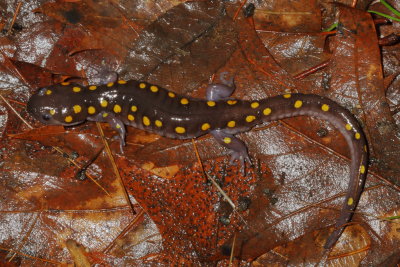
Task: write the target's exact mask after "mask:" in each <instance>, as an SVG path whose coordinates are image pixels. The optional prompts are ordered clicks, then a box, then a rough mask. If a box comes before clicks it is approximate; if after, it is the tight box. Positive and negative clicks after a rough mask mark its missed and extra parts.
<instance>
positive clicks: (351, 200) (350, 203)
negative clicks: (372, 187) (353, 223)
mask: <svg viewBox="0 0 400 267" xmlns="http://www.w3.org/2000/svg"><path fill="white" fill-rule="evenodd" d="M353 203H354V199H353V198H352V197H349V199H348V200H347V205H349V206H351V205H353Z"/></svg>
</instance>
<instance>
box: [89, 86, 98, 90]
mask: <svg viewBox="0 0 400 267" xmlns="http://www.w3.org/2000/svg"><path fill="white" fill-rule="evenodd" d="M96 89H97V86H96V85H91V86H89V90H91V91H93V90H96Z"/></svg>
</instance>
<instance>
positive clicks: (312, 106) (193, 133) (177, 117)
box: [28, 80, 368, 248]
mask: <svg viewBox="0 0 400 267" xmlns="http://www.w3.org/2000/svg"><path fill="white" fill-rule="evenodd" d="M224 83H225V84H211V85H210V86H209V87H208V89H207V100H203V99H195V98H190V97H185V96H181V95H178V94H175V93H173V92H171V91H168V90H165V89H163V88H161V87H158V86H156V85H151V84H148V83H146V82H139V81H123V80H119V81H118V82H116V83H108V84H106V85H101V86H94V85H91V86H87V87H83V86H80V85H77V84H70V83H62V84H59V85H55V86H51V87H47V88H42V89H40V90H39V91H38V92H37V93H36V94H34V95H33V96H32V97H31V98H30V100H29V102H28V110H29V112H30V113H31V114H32V115H33V116H34V117H35V118H37V119H38V120H40V121H41V122H42V123H45V124H61V125H66V126H68V125H75V124H79V123H82V122H84V121H85V120H91V121H100V122H108V123H109V124H110V125H111V126H112V127H113V128H114V129H115V130H116V131H118V133H119V135H120V139H121V146H123V145H124V144H125V141H124V140H125V125H129V126H132V127H136V128H140V129H144V130H147V131H151V132H155V133H157V134H159V135H162V136H166V137H170V138H178V139H187V138H194V137H198V136H201V135H204V134H207V133H211V134H212V135H213V136H214V137H215V138H216V140H217V141H218V143H220V144H221V145H223V146H225V147H226V148H228V149H230V150H231V152H232V153H231V155H232V160H235V159H238V160H239V161H240V162H241V163H242V168H243V166H244V165H245V161H250V159H249V156H248V154H247V148H246V145H245V144H244V143H243V141H241V140H240V139H238V138H236V137H235V136H234V135H235V134H236V133H239V132H244V131H248V130H250V129H251V128H252V127H254V126H255V125H257V124H260V123H263V122H268V121H273V120H278V119H283V118H289V117H295V116H303V115H305V116H313V117H319V118H322V119H325V120H327V121H329V122H330V123H332V124H333V125H334V126H335V127H336V128H337V129H339V131H340V132H341V133H342V134H343V136H344V137H345V139H346V141H347V143H348V145H349V147H350V153H351V167H350V182H349V188H348V191H347V194H346V198H345V202H344V204H343V207H342V211H341V213H340V217H339V218H338V220H337V222H336V225H335V227H336V230H335V231H334V232H333V233H332V234H331V235H330V236H329V238H328V240H327V241H326V244H325V248H331V247H333V245H334V244H335V243H336V241H337V240H338V238H339V237H340V235H341V234H342V232H343V230H344V228H345V225H346V223H347V222H349V221H350V220H351V217H352V215H353V212H354V210H355V208H356V206H357V203H358V201H359V199H360V195H361V192H362V188H363V185H364V181H365V178H366V173H367V161H368V153H367V144H366V139H365V136H364V133H363V131H362V129H361V127H360V126H359V124H358V122H357V120H356V119H355V118H354V116H353V115H352V114H351V113H350V112H349V111H348V110H346V109H344V108H343V107H341V106H340V105H338V104H337V103H336V102H334V101H332V100H330V99H328V98H324V97H321V96H318V95H311V94H310V95H306V94H285V95H281V96H275V97H271V98H266V99H261V100H254V101H243V100H238V99H232V98H230V95H231V94H232V92H233V90H234V86H233V82H232V81H230V82H226V81H224Z"/></svg>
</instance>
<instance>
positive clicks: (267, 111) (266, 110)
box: [263, 108, 272, 116]
mask: <svg viewBox="0 0 400 267" xmlns="http://www.w3.org/2000/svg"><path fill="white" fill-rule="evenodd" d="M271 112H272V110H271V109H270V108H266V109H264V110H263V114H264V115H265V116H268V115H269V114H271Z"/></svg>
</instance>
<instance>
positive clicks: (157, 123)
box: [154, 120, 162, 127]
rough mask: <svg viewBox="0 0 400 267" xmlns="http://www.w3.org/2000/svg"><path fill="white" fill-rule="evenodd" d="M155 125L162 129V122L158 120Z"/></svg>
mask: <svg viewBox="0 0 400 267" xmlns="http://www.w3.org/2000/svg"><path fill="white" fill-rule="evenodd" d="M154 124H155V125H156V126H157V127H162V121H160V120H156V121H155V122H154Z"/></svg>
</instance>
